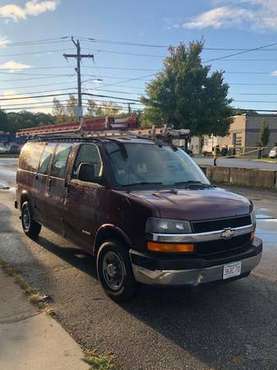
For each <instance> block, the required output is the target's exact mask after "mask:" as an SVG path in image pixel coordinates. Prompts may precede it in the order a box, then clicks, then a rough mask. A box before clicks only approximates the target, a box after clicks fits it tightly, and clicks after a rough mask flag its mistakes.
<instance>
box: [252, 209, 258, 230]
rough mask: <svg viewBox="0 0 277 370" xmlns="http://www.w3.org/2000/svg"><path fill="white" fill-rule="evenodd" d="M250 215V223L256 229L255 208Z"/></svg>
mask: <svg viewBox="0 0 277 370" xmlns="http://www.w3.org/2000/svg"><path fill="white" fill-rule="evenodd" d="M250 216H251V222H252V225H253V226H254V228H255V229H256V225H257V221H256V210H255V208H253V209H252V211H251V213H250Z"/></svg>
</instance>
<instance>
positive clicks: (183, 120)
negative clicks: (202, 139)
mask: <svg viewBox="0 0 277 370" xmlns="http://www.w3.org/2000/svg"><path fill="white" fill-rule="evenodd" d="M202 50H203V43H202V42H192V43H190V44H189V45H188V46H186V45H185V44H183V43H181V44H180V45H179V46H178V47H176V48H174V47H171V48H170V49H169V56H168V57H167V58H166V59H165V61H164V68H163V70H162V72H160V73H158V74H157V75H156V77H155V78H154V80H153V81H151V82H150V83H149V84H148V85H147V88H146V92H147V96H146V97H142V99H141V100H142V102H143V103H144V105H145V122H146V123H147V122H152V123H153V124H157V123H159V124H164V123H167V124H169V125H173V126H174V127H175V128H188V129H190V130H191V132H192V134H193V135H205V134H206V135H211V134H214V135H219V136H224V135H226V134H227V133H228V130H229V126H230V124H231V122H232V119H231V118H230V117H231V116H232V113H233V110H232V108H231V106H230V103H231V101H232V100H231V99H228V97H227V95H228V89H229V86H228V85H227V84H226V83H224V80H223V72H222V71H221V72H220V71H215V72H211V66H208V65H205V66H204V65H203V64H202V61H201V56H200V54H201V52H202Z"/></svg>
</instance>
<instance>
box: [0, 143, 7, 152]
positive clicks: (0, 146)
mask: <svg viewBox="0 0 277 370" xmlns="http://www.w3.org/2000/svg"><path fill="white" fill-rule="evenodd" d="M8 151H9V148H8V147H6V146H5V145H3V144H0V154H5V153H7V152H8Z"/></svg>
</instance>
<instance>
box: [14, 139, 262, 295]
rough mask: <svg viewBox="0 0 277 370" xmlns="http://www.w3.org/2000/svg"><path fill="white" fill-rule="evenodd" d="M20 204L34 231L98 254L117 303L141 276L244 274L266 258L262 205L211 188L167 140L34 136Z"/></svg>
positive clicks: (26, 151)
mask: <svg viewBox="0 0 277 370" xmlns="http://www.w3.org/2000/svg"><path fill="white" fill-rule="evenodd" d="M16 207H17V208H19V209H20V211H21V220H22V226H23V230H24V232H25V233H26V234H27V235H28V236H29V237H31V238H36V237H37V236H38V235H39V233H40V230H41V226H42V225H43V226H46V227H47V228H49V229H51V230H53V231H54V232H56V233H58V234H60V235H62V236H63V237H65V238H67V239H70V240H71V241H73V242H74V243H75V244H76V245H77V246H78V247H80V248H84V249H85V250H86V251H88V252H89V253H90V254H91V255H93V256H95V257H96V259H97V273H98V277H99V280H100V282H101V284H102V286H103V288H104V290H105V292H106V293H107V294H108V295H109V296H110V297H112V298H113V299H114V300H124V299H125V300H126V299H129V298H131V297H132V296H133V294H134V293H135V291H136V287H137V283H144V284H152V285H163V286H166V285H168V286H170V285H191V286H196V285H198V284H202V283H208V282H214V281H222V280H228V279H239V278H242V277H245V276H247V275H249V273H250V272H251V271H252V270H253V269H254V268H255V266H257V264H258V263H259V261H260V259H261V255H262V241H261V240H259V239H258V238H256V237H255V228H256V221H255V212H254V208H253V204H252V202H251V201H249V200H247V199H246V198H244V197H242V196H240V195H237V194H233V193H231V192H229V191H226V190H223V189H220V188H217V187H215V186H213V185H211V184H210V183H209V181H208V180H207V178H206V177H205V175H204V174H203V173H202V171H201V170H200V168H199V167H198V166H197V165H196V164H195V162H194V161H193V160H192V159H191V158H190V157H189V156H188V155H187V154H186V153H185V152H184V151H183V150H181V149H178V148H176V147H174V146H173V145H171V144H170V143H165V142H162V141H161V140H157V141H153V140H148V139H143V138H138V137H133V136H122V137H117V138H109V137H106V138H104V137H103V138H93V137H91V138H82V137H81V136H80V137H74V138H72V137H71V138H70V137H68V138H67V137H66V136H64V137H56V138H55V137H52V138H41V139H36V140H35V139H34V140H31V141H29V142H28V143H27V144H25V145H24V147H23V149H22V151H21V155H20V158H19V168H18V171H17V200H16Z"/></svg>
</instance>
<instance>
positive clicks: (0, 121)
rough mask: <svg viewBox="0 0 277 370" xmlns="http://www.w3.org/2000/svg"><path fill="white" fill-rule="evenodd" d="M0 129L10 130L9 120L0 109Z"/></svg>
mask: <svg viewBox="0 0 277 370" xmlns="http://www.w3.org/2000/svg"><path fill="white" fill-rule="evenodd" d="M0 131H5V132H10V131H11V127H10V126H9V120H8V116H7V114H6V113H5V112H4V111H3V110H1V109H0Z"/></svg>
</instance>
